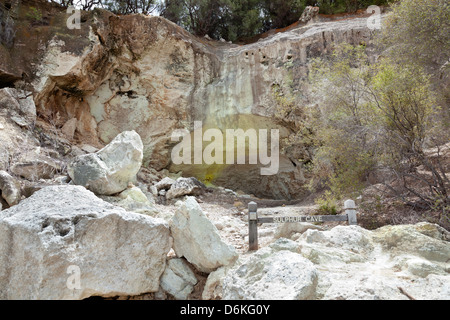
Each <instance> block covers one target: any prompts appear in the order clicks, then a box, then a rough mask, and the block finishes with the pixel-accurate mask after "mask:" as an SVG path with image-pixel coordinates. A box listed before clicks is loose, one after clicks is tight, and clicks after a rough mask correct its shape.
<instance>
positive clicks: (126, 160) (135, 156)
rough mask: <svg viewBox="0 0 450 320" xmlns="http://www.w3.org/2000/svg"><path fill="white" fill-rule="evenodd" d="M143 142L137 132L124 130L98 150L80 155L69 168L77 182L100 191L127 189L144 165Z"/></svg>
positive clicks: (71, 175)
mask: <svg viewBox="0 0 450 320" xmlns="http://www.w3.org/2000/svg"><path fill="white" fill-rule="evenodd" d="M143 148H144V147H143V144H142V141H141V138H140V136H139V134H137V133H136V132H135V131H124V132H122V133H120V134H119V135H117V136H116V137H115V138H114V139H113V140H112V141H111V142H110V143H109V144H108V145H107V146H106V147H104V148H103V149H101V150H99V151H98V152H96V153H91V154H87V155H81V156H78V157H76V158H75V159H74V160H73V161H72V162H71V163H70V164H69V166H68V168H67V171H68V173H69V175H70V177H71V178H72V180H73V182H74V183H75V184H77V185H82V186H84V187H86V188H88V189H89V190H91V191H93V192H94V193H96V194H102V195H111V194H115V193H118V192H121V191H123V190H125V189H126V188H127V186H128V183H129V182H130V181H134V180H135V179H136V174H137V173H138V171H139V169H140V168H141V165H142V158H143Z"/></svg>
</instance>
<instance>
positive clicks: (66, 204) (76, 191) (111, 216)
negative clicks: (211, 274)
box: [0, 185, 172, 300]
mask: <svg viewBox="0 0 450 320" xmlns="http://www.w3.org/2000/svg"><path fill="white" fill-rule="evenodd" d="M171 245H172V241H171V238H170V232H169V227H168V225H167V223H165V222H164V221H162V220H160V219H154V218H151V217H148V216H144V215H140V214H137V213H132V212H127V211H125V210H124V209H122V208H118V207H115V206H113V205H111V204H109V203H106V202H104V201H103V200H101V199H99V198H97V197H96V196H95V195H94V194H93V193H92V192H90V191H88V190H86V189H85V188H84V187H81V186H70V185H66V186H50V187H46V188H43V189H41V190H40V191H37V192H36V193H34V194H33V195H32V196H31V197H30V198H27V199H25V200H22V201H21V202H20V203H19V204H18V205H16V206H14V207H12V208H10V209H7V210H4V211H2V214H1V215H0V266H1V268H0V299H26V300H28V299H32V300H35V299H49V300H53V299H84V298H87V297H90V296H103V297H111V296H119V295H130V296H131V295H139V294H143V293H147V292H156V291H158V288H159V279H160V276H161V274H162V273H163V272H164V269H165V265H166V255H167V253H168V252H169V250H170V248H171Z"/></svg>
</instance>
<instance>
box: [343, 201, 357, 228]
mask: <svg viewBox="0 0 450 320" xmlns="http://www.w3.org/2000/svg"><path fill="white" fill-rule="evenodd" d="M344 209H345V213H346V214H347V219H348V224H349V225H357V224H358V223H357V221H356V205H355V201H353V200H351V199H349V200H346V201H345V202H344Z"/></svg>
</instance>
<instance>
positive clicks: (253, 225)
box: [248, 200, 357, 250]
mask: <svg viewBox="0 0 450 320" xmlns="http://www.w3.org/2000/svg"><path fill="white" fill-rule="evenodd" d="M344 209H345V214H341V215H328V216H326V215H320V216H291V217H284V216H282V217H261V218H258V212H257V211H258V206H257V204H256V203H255V202H253V201H252V202H250V203H249V204H248V248H249V250H258V223H294V222H325V221H348V224H349V225H356V224H357V222H356V206H355V202H354V201H353V200H347V201H345V203H344Z"/></svg>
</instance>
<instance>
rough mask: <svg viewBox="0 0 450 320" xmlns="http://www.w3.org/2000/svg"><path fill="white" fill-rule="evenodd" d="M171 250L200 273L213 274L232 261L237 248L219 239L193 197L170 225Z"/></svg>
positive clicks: (212, 225)
mask: <svg viewBox="0 0 450 320" xmlns="http://www.w3.org/2000/svg"><path fill="white" fill-rule="evenodd" d="M169 225H170V231H171V233H172V237H173V241H174V243H173V249H174V251H175V253H176V255H177V256H178V257H184V258H186V260H187V261H189V262H190V263H192V264H193V265H194V266H195V267H196V268H197V269H198V270H199V271H201V272H207V273H209V272H212V271H214V270H216V269H217V268H219V267H221V266H226V265H229V264H231V263H232V262H234V261H235V260H236V259H237V257H238V254H237V252H236V249H235V248H234V247H233V246H231V245H228V244H226V243H225V242H223V241H222V239H221V238H220V235H219V233H218V231H217V228H216V227H215V226H214V224H212V222H211V221H210V220H209V219H208V218H207V217H206V215H205V213H204V212H203V211H202V209H201V208H200V206H199V204H198V203H197V201H196V200H195V198H194V197H187V199H186V200H185V201H184V202H182V203H181V204H180V206H179V208H178V210H177V211H176V212H175V215H174V216H173V217H172V219H171V220H170V222H169Z"/></svg>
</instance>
